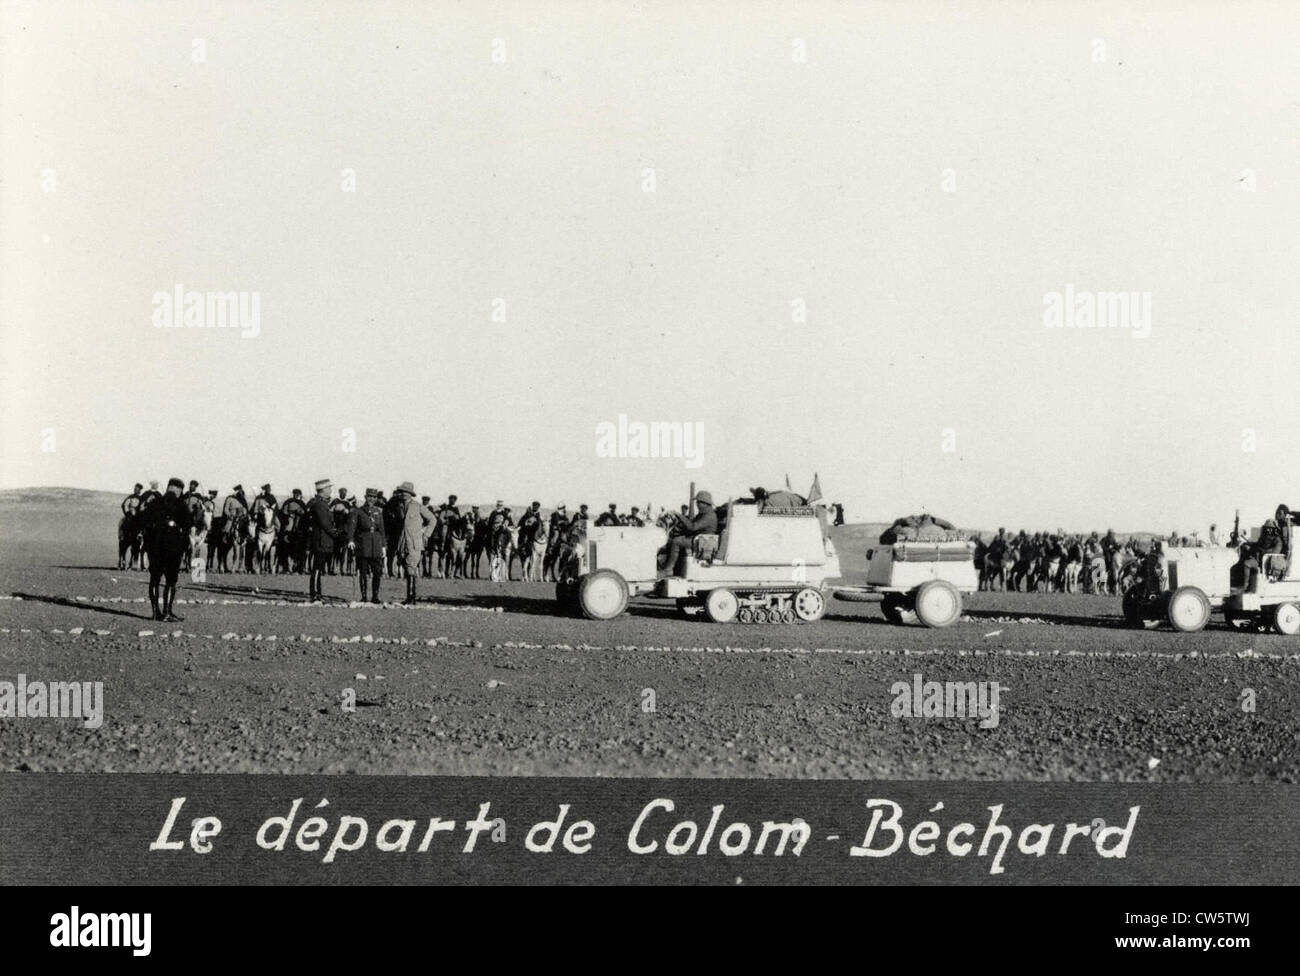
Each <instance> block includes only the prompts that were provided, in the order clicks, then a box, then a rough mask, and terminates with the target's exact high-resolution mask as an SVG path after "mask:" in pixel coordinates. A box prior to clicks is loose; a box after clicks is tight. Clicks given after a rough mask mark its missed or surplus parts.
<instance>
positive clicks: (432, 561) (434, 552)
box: [420, 512, 452, 579]
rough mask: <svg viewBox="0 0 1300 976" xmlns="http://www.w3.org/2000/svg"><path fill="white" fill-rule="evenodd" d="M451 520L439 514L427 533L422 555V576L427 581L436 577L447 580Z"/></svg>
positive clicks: (447, 516) (448, 516) (449, 517)
mask: <svg viewBox="0 0 1300 976" xmlns="http://www.w3.org/2000/svg"><path fill="white" fill-rule="evenodd" d="M451 518H452V516H450V515H444V514H442V513H441V512H440V513H438V516H437V517H436V518H435V519H434V520H433V523H432V525H430V527H429V528H428V530H427V531H426V533H425V536H424V549H423V550H422V551H421V553H420V575H421V576H423V577H424V578H425V579H429V578H430V577H432V576H435V575H436V576H437V577H438V579H446V578H447V573H446V568H447V564H448V562H449V559H448V551H447V540H448V537H449V535H450V532H449V531H448V528H447V523H448V521H449V520H450V519H451Z"/></svg>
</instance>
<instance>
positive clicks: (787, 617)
mask: <svg viewBox="0 0 1300 976" xmlns="http://www.w3.org/2000/svg"><path fill="white" fill-rule="evenodd" d="M798 619H799V617H798V615H797V614H796V613H795V612H794V611H793V610H792V609H790V608H789V607H786V608H785V609H784V610H782V611H781V623H783V624H792V623H794V622H795V621H796V620H798Z"/></svg>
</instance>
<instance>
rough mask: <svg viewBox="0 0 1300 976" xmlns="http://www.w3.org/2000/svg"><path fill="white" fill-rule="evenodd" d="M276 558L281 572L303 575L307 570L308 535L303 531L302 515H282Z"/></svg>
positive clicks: (294, 513)
mask: <svg viewBox="0 0 1300 976" xmlns="http://www.w3.org/2000/svg"><path fill="white" fill-rule="evenodd" d="M275 558H276V563H277V566H278V570H279V572H282V573H301V572H303V571H304V570H305V569H306V562H307V533H306V532H305V531H303V517H302V514H301V513H299V512H296V511H289V512H283V511H282V512H281V513H280V531H279V534H278V536H277V537H276V542H275Z"/></svg>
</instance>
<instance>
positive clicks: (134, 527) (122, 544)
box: [117, 515, 145, 569]
mask: <svg viewBox="0 0 1300 976" xmlns="http://www.w3.org/2000/svg"><path fill="white" fill-rule="evenodd" d="M128 556H129V557H130V561H129V562H128V561H127V557H128ZM137 562H138V563H139V564H140V568H141V569H144V568H145V551H144V520H143V519H142V518H140V516H139V515H123V516H122V519H121V521H119V522H118V523H117V568H118V569H135V567H136V563H137Z"/></svg>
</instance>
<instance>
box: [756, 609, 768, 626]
mask: <svg viewBox="0 0 1300 976" xmlns="http://www.w3.org/2000/svg"><path fill="white" fill-rule="evenodd" d="M754 623H756V624H765V623H767V611H766V610H765V609H763V608H762V607H755V608H754Z"/></svg>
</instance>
